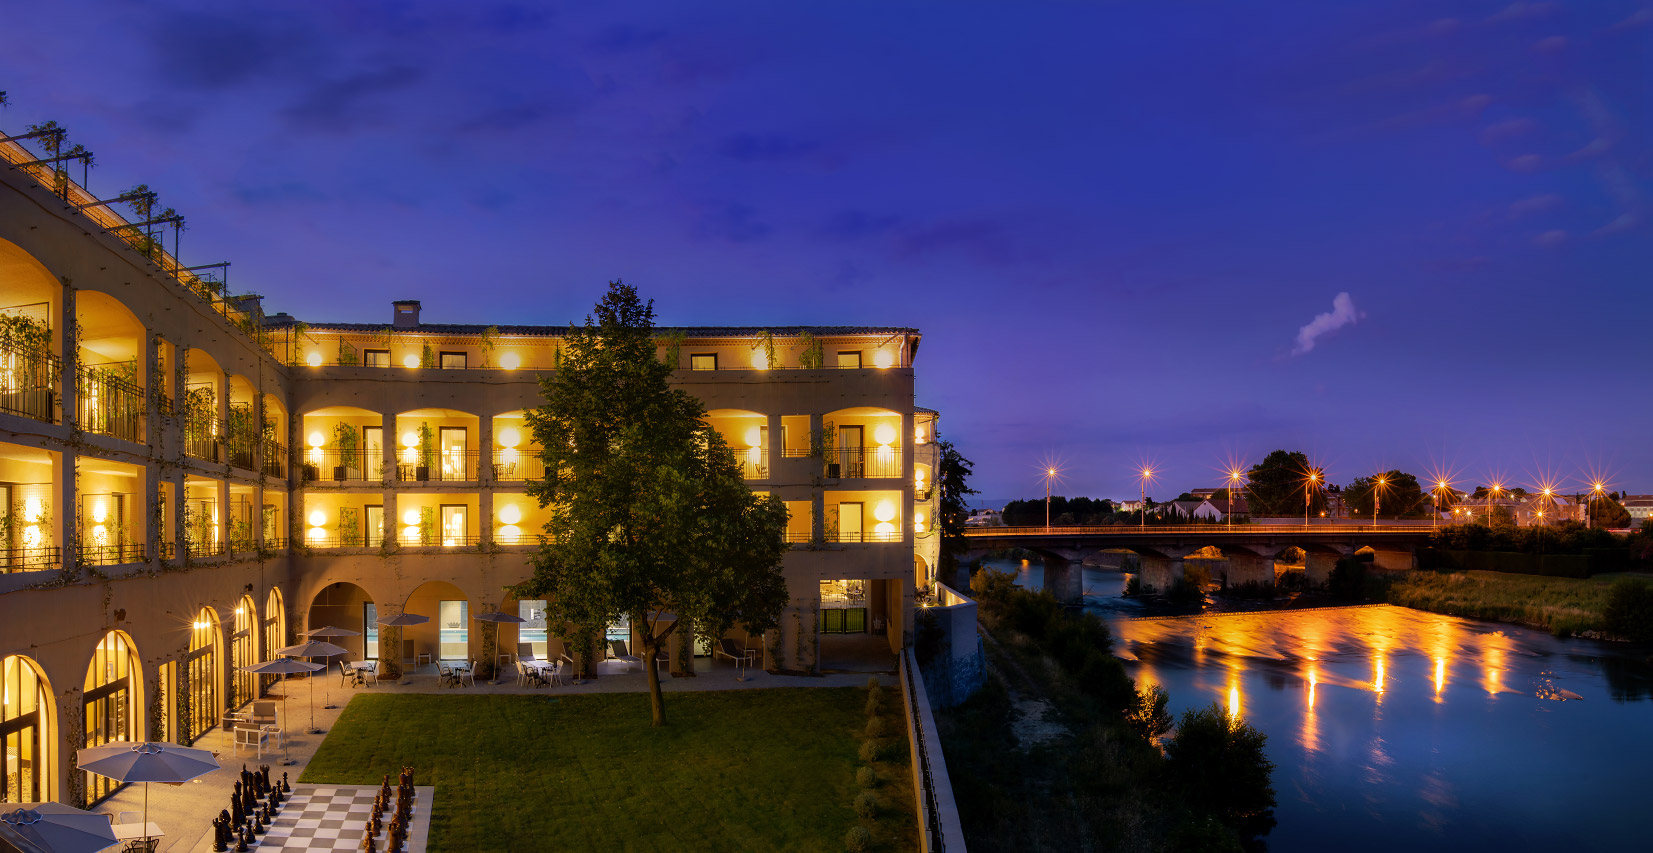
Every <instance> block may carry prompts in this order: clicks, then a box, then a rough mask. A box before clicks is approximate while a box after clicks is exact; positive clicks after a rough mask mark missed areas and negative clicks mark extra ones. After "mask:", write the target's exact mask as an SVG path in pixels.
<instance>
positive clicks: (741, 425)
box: [706, 409, 772, 480]
mask: <svg viewBox="0 0 1653 853" xmlns="http://www.w3.org/2000/svg"><path fill="white" fill-rule="evenodd" d="M706 423H707V425H708V426H710V427H711V428H712V429H715V430H717V432H718V435H721V436H723V443H724V444H727V445H729V450H730V452H732V453H734V455H735V462H736V464H738V465H739V466H740V472H741V476H742V477H744V478H746V479H748V480H767V479H769V474H770V471H771V470H772V469H771V468H770V466H769V419H768V418H767V417H766V416H764V415H761V414H759V413H757V412H751V411H746V410H743V409H713V410H712V411H709V412H707V413H706Z"/></svg>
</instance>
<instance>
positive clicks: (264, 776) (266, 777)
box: [258, 764, 270, 794]
mask: <svg viewBox="0 0 1653 853" xmlns="http://www.w3.org/2000/svg"><path fill="white" fill-rule="evenodd" d="M258 780H259V781H258V786H259V788H261V789H262V790H263V791H264V793H266V794H268V793H270V765H268V764H260V765H258Z"/></svg>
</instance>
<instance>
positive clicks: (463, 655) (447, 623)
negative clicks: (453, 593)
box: [436, 601, 471, 660]
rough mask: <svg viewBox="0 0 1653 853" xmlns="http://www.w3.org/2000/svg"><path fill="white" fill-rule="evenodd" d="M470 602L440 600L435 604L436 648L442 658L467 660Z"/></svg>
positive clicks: (438, 655) (468, 653) (437, 653)
mask: <svg viewBox="0 0 1653 853" xmlns="http://www.w3.org/2000/svg"><path fill="white" fill-rule="evenodd" d="M470 618H471V614H470V603H469V602H465V601H441V602H437V605H436V621H437V650H436V655H437V657H438V658H440V659H442V660H467V659H468V658H469V656H470V630H469V628H470V621H469V620H470Z"/></svg>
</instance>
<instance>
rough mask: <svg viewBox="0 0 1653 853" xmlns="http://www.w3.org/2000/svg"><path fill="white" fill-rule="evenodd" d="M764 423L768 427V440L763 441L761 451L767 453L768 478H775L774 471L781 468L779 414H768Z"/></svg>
mask: <svg viewBox="0 0 1653 853" xmlns="http://www.w3.org/2000/svg"><path fill="white" fill-rule="evenodd" d="M764 424H765V425H766V426H767V427H768V429H769V441H767V442H765V443H764V447H763V452H764V453H765V454H767V455H768V459H767V460H766V467H767V468H768V469H769V478H770V479H772V480H773V479H775V472H777V471H779V470H781V468H780V466H781V449H782V447H784V445H782V444H781V416H780V415H768V416H766V417H765V418H764Z"/></svg>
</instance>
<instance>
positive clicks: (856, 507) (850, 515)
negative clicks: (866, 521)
mask: <svg viewBox="0 0 1653 853" xmlns="http://www.w3.org/2000/svg"><path fill="white" fill-rule="evenodd" d="M838 541H839V542H860V541H861V504H860V503H859V502H856V503H841V504H839V505H838Z"/></svg>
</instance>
